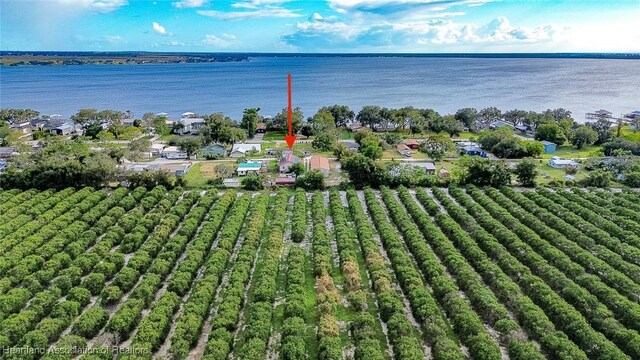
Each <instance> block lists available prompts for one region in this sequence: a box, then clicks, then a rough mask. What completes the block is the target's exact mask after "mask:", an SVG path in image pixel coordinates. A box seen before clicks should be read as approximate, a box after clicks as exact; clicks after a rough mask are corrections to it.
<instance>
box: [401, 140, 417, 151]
mask: <svg viewBox="0 0 640 360" xmlns="http://www.w3.org/2000/svg"><path fill="white" fill-rule="evenodd" d="M402 143H403V144H405V145H407V147H409V149H411V150H418V149H420V143H419V142H418V140H416V139H405V140H403V141H402Z"/></svg>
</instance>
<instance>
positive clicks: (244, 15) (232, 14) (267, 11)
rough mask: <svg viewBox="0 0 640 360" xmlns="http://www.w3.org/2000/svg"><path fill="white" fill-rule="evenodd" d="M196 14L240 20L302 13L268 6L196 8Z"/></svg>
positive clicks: (294, 15)
mask: <svg viewBox="0 0 640 360" xmlns="http://www.w3.org/2000/svg"><path fill="white" fill-rule="evenodd" d="M198 14H200V15H204V16H209V17H214V18H217V19H221V20H242V19H258V18H292V17H300V16H302V15H300V14H298V13H296V12H295V11H293V10H289V9H285V8H281V7H275V6H273V7H272V6H268V7H265V8H262V9H258V10H252V11H228V12H227V11H216V10H198Z"/></svg>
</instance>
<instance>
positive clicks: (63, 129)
mask: <svg viewBox="0 0 640 360" xmlns="http://www.w3.org/2000/svg"><path fill="white" fill-rule="evenodd" d="M50 131H51V132H52V133H54V134H56V135H71V134H73V133H75V132H76V126H75V125H74V124H72V123H64V124H62V125H60V126H57V127H54V128H53V129H51V130H50Z"/></svg>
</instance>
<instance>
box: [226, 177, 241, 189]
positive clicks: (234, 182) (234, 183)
mask: <svg viewBox="0 0 640 360" xmlns="http://www.w3.org/2000/svg"><path fill="white" fill-rule="evenodd" d="M222 185H224V186H225V187H228V188H237V187H240V179H235V178H228V179H222Z"/></svg>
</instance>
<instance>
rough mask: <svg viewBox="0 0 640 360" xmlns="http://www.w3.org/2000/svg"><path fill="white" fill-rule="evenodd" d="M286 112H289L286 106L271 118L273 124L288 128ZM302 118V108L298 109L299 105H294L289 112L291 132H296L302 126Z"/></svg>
mask: <svg viewBox="0 0 640 360" xmlns="http://www.w3.org/2000/svg"><path fill="white" fill-rule="evenodd" d="M288 114H289V112H288V110H287V108H284V109H282V111H281V112H280V113H279V114H278V115H276V117H275V118H274V119H273V124H274V125H275V126H278V127H279V128H280V129H284V130H288V127H289V125H288V121H289V115H288ZM302 120H304V114H303V113H302V110H300V107H298V106H296V107H295V108H293V109H292V112H291V129H292V130H291V131H292V133H293V134H297V133H298V131H300V129H301V128H302Z"/></svg>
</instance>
